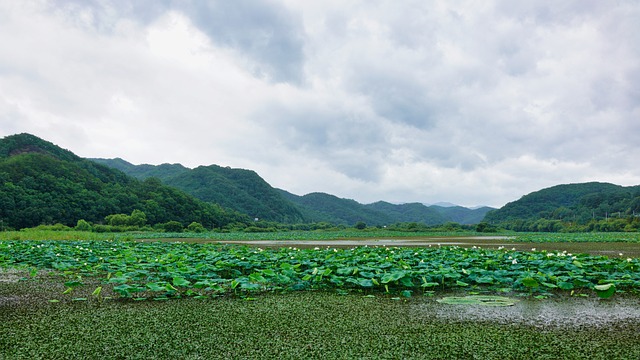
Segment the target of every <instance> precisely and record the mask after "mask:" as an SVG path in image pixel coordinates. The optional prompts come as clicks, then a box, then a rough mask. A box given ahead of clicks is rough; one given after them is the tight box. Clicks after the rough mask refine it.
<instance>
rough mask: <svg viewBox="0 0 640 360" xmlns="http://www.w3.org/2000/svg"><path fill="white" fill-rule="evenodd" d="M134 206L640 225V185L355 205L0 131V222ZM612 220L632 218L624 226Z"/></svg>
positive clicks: (505, 223) (166, 217) (235, 172)
mask: <svg viewBox="0 0 640 360" xmlns="http://www.w3.org/2000/svg"><path fill="white" fill-rule="evenodd" d="M134 210H140V211H143V212H144V213H145V215H146V222H147V224H149V225H154V224H162V223H166V222H170V221H176V222H179V223H181V224H182V225H183V226H187V224H190V223H191V222H198V223H201V224H203V225H204V226H205V227H208V228H213V227H217V228H220V227H226V226H231V225H233V224H244V225H243V226H249V225H250V224H252V223H254V222H255V220H256V219H259V220H263V221H267V222H274V223H280V224H300V223H329V224H334V225H346V226H353V225H354V224H356V223H359V222H364V223H366V224H367V225H369V226H385V225H393V224H397V223H418V224H425V225H437V224H444V223H447V222H455V223H459V224H477V223H480V222H487V223H489V224H493V225H497V226H500V227H505V228H511V229H514V230H526V231H532V229H534V230H533V231H535V230H540V229H542V228H544V229H557V222H565V223H579V224H587V223H590V222H593V221H594V220H595V221H598V220H602V219H604V220H608V219H610V218H616V219H617V220H619V224H618V225H619V226H618V227H616V229H618V228H624V229H627V228H628V229H635V228H638V226H640V225H638V224H635V222H639V223H640V217H639V216H640V185H638V186H626V187H625V186H620V185H615V184H609V183H600V182H590V183H580V184H562V185H557V186H553V187H550V188H546V189H542V190H539V191H536V192H533V193H530V194H527V195H524V196H523V197H522V198H520V199H518V200H515V201H513V202H510V203H508V204H506V205H505V206H503V207H502V208H500V209H492V208H489V207H480V208H474V209H469V208H464V207H461V206H455V205H453V204H449V203H440V205H425V204H422V203H418V202H416V203H406V204H392V203H389V202H384V201H378V202H375V203H372V204H361V203H358V202H356V201H355V200H351V199H343V198H339V197H336V196H334V195H331V194H326V193H319V192H314V193H310V194H306V195H302V196H300V195H296V194H292V193H289V192H287V191H285V190H282V189H276V188H273V187H272V186H271V185H269V184H268V183H267V182H266V181H265V180H264V179H262V178H261V177H260V176H259V175H258V174H257V173H256V172H254V171H251V170H246V169H232V168H229V167H222V166H218V165H207V166H199V167H197V168H194V169H190V168H187V167H185V166H183V165H180V164H162V165H133V164H131V163H129V162H127V161H125V160H123V159H117V158H116V159H84V158H81V157H79V156H77V155H75V154H73V153H72V152H71V151H69V150H65V149H62V148H60V147H58V146H56V145H54V144H52V143H51V142H48V141H46V140H43V139H41V138H38V137H36V136H34V135H30V134H17V135H11V136H6V137H4V138H2V139H0V229H5V228H16V229H20V228H24V227H33V226H37V225H40V224H54V223H62V224H64V225H69V226H73V225H75V224H76V222H77V221H78V220H80V219H84V220H86V221H89V222H92V223H103V222H104V221H105V217H107V216H108V215H112V214H129V213H132V212H133V211H134ZM622 219H626V220H624V221H627V222H628V223H629V224H631V223H632V222H634V221H635V222H634V223H633V224H635V225H633V226H626V225H625V224H624V223H620V221H622ZM549 224H551V225H553V226H549ZM627 225H628V224H627ZM636 225H638V226H636ZM625 226H626V227H625Z"/></svg>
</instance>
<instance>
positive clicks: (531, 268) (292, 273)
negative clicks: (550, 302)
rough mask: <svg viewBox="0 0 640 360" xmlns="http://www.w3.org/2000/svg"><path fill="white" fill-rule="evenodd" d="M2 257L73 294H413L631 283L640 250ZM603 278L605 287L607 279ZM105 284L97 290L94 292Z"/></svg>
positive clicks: (101, 252) (171, 250)
mask: <svg viewBox="0 0 640 360" xmlns="http://www.w3.org/2000/svg"><path fill="white" fill-rule="evenodd" d="M0 266H1V267H12V268H29V269H31V270H30V271H31V273H32V274H34V275H35V274H37V273H38V271H40V270H55V271H57V272H58V273H59V274H61V281H62V282H64V284H65V285H66V287H67V290H66V291H65V295H66V294H73V292H74V290H75V289H76V288H80V287H82V286H83V285H84V281H85V279H87V278H89V279H99V280H100V281H101V282H102V283H103V285H105V286H107V287H110V288H112V290H113V291H114V292H115V293H116V294H117V295H118V296H119V297H124V298H135V299H139V300H142V299H168V298H175V297H185V296H187V297H197V298H201V297H208V296H218V295H226V294H236V295H242V296H249V295H251V294H253V293H260V292H267V291H276V292H277V291H297V290H335V291H337V292H341V293H344V292H349V291H353V290H358V291H365V292H367V293H385V294H389V295H395V296H402V297H410V296H413V295H420V294H425V293H427V294H431V293H433V292H435V291H444V290H468V291H493V292H500V293H510V292H515V293H526V294H531V295H536V296H547V295H550V294H552V293H553V292H556V291H569V292H571V293H573V294H575V293H594V294H598V295H601V296H603V297H604V296H607V297H608V296H610V295H612V294H613V292H616V291H617V292H631V293H637V292H638V291H639V290H640V259H638V258H632V257H629V258H610V257H606V256H594V255H588V254H573V253H569V252H566V251H562V252H554V251H527V252H522V251H516V250H510V249H506V248H499V249H482V248H477V247H472V248H461V247H455V246H454V247H426V248H402V247H367V246H361V247H354V248H347V249H337V248H331V247H324V248H320V247H315V248H305V249H300V248H294V247H287V248H277V249H262V248H256V247H248V246H233V245H219V244H187V243H181V242H171V243H167V242H150V243H144V242H132V241H1V242H0ZM604 287H606V289H605V290H606V293H605V292H603V288H604ZM101 289H102V286H98V287H96V289H95V290H94V292H96V294H94V295H95V296H96V297H98V296H100V293H101V291H102V290H101Z"/></svg>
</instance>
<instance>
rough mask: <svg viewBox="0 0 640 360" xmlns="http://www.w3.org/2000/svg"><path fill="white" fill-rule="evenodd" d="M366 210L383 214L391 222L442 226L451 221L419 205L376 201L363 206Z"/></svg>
mask: <svg viewBox="0 0 640 360" xmlns="http://www.w3.org/2000/svg"><path fill="white" fill-rule="evenodd" d="M365 206H366V207H367V208H368V209H372V210H376V211H378V212H381V213H385V214H387V215H388V216H390V217H391V218H392V219H393V222H394V223H395V222H416V223H421V224H427V225H437V224H444V223H446V222H448V221H451V220H450V219H449V218H448V217H446V216H443V215H442V214H440V213H439V212H438V211H436V210H434V209H432V208H430V207H427V206H425V205H424V204H420V203H408V204H400V205H396V204H391V203H388V202H385V201H378V202H375V203H373V204H368V205H365Z"/></svg>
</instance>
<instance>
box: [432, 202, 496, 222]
mask: <svg viewBox="0 0 640 360" xmlns="http://www.w3.org/2000/svg"><path fill="white" fill-rule="evenodd" d="M429 208H430V209H433V210H435V211H437V212H438V213H439V214H440V215H442V216H443V217H444V218H446V219H448V221H453V222H457V223H459V224H478V223H480V222H481V221H482V220H483V219H484V217H485V216H486V215H487V213H488V212H489V211H491V210H495V209H494V208H492V207H488V206H483V207H479V208H477V209H469V208H466V207H462V206H438V205H431V206H429Z"/></svg>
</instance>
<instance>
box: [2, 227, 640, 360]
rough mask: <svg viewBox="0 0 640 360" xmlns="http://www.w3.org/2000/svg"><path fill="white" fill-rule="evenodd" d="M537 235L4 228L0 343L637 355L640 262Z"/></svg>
mask: <svg viewBox="0 0 640 360" xmlns="http://www.w3.org/2000/svg"><path fill="white" fill-rule="evenodd" d="M484 240H485V241H489V239H484ZM495 240H496V241H503V239H495ZM596 242H599V241H596ZM603 242H604V243H606V241H603ZM632 244H633V243H632ZM254 245H256V244H254ZM307 245H312V244H307ZM325 245H326V244H325ZM385 245H386V244H385ZM633 245H635V246H637V244H633ZM526 246H527V247H528V246H530V244H527V245H526ZM540 248H541V246H539V245H538V248H537V249H536V250H532V249H531V248H528V250H527V251H520V250H518V249H515V250H513V248H512V247H504V246H502V245H498V246H497V247H492V248H488V247H483V248H479V247H474V246H470V247H466V248H465V247H460V246H431V247H428V246H426V247H394V246H358V247H344V248H337V247H332V246H328V247H327V246H313V247H306V248H303V249H301V248H298V247H293V246H285V247H278V248H261V247H258V246H243V245H225V244H216V243H185V242H175V241H169V242H162V241H154V242H140V241H120V240H98V241H86V240H85V241H59V240H57V241H51V240H45V241H28V240H4V241H0V321H1V322H2V324H3V327H2V329H1V330H0V349H3V350H0V355H2V356H4V358H8V359H14V358H15V359H22V358H30V359H37V358H90V357H103V358H149V357H152V356H154V357H161V358H175V357H179V358H335V359H339V358H354V357H356V358H358V357H359V358H389V359H390V358H454V359H455V358H479V359H483V358H485V359H490V358H504V359H510V358H514V359H517V358H532V357H535V358H549V359H551V358H596V359H597V358H638V357H640V349H639V348H638V346H637V344H638V343H640V332H639V331H638V328H640V313H639V312H638V311H637V309H638V307H639V305H640V303H639V302H640V300H639V299H638V294H639V293H640V259H639V258H637V257H634V256H629V257H625V256H623V257H607V256H601V255H590V254H585V253H574V252H571V251H567V250H553V251H552V250H541V249H540ZM176 299H180V300H176ZM473 302H480V303H484V304H478V305H473V304H472V303H473ZM456 303H458V304H456ZM487 304H490V305H492V306H491V307H487V306H486V305H487ZM563 316H564V317H563ZM583 319H592V320H593V321H591V322H589V321H584V322H580V320H583ZM2 356H0V357H2Z"/></svg>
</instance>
